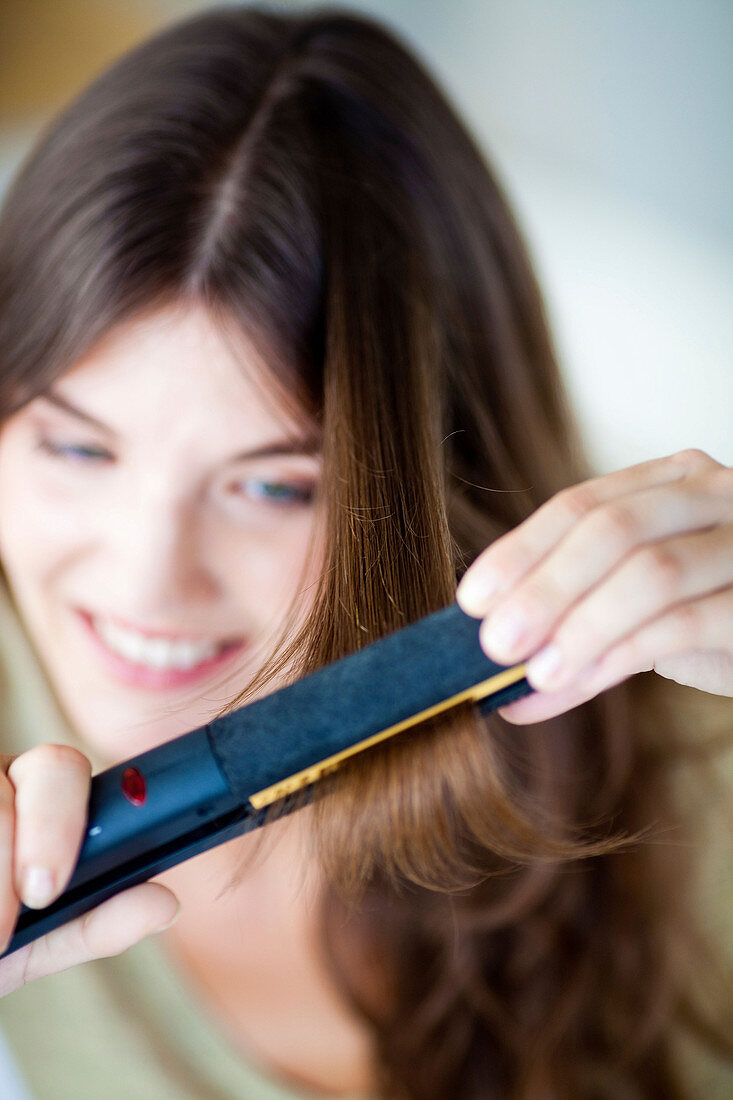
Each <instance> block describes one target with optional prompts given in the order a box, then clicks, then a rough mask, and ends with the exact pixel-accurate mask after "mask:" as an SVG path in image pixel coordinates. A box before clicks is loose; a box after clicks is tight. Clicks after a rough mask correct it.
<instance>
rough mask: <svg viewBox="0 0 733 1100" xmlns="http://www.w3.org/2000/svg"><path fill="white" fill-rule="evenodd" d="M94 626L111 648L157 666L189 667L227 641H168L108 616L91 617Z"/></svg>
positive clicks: (214, 652)
mask: <svg viewBox="0 0 733 1100" xmlns="http://www.w3.org/2000/svg"><path fill="white" fill-rule="evenodd" d="M92 622H93V624H94V629H95V630H96V632H97V634H99V636H100V638H101V639H102V641H103V642H104V644H105V645H106V646H108V648H109V649H111V650H113V651H114V652H115V653H119V654H120V656H121V657H124V658H125V659H126V660H128V661H132V662H133V663H134V664H137V665H148V666H149V667H150V668H157V669H167V668H171V669H172V668H176V669H189V668H193V667H194V665H200V664H201V663H202V662H203V661H206V660H208V659H209V658H210V657H214V656H216V654H217V653H219V652H220V651H221V650H222V649H223V648H224V644H223V643H220V644H218V645H217V644H216V643H214V642H185V641H183V642H169V641H167V640H166V639H165V638H149V637H146V636H145V635H143V634H137V633H136V632H135V631H134V630H127V629H126V628H125V627H121V626H119V625H118V624H117V623H112V622H110V621H109V620H107V619H92Z"/></svg>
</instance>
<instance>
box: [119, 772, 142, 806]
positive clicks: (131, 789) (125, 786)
mask: <svg viewBox="0 0 733 1100" xmlns="http://www.w3.org/2000/svg"><path fill="white" fill-rule="evenodd" d="M120 785H121V787H122V793H123V794H124V796H125V798H126V799H127V801H128V802H132V804H133V806H142V804H143V802H144V801H145V798H146V796H147V793H148V792H147V790H146V788H145V780H144V779H143V777H142V775H141V773H140V772H139V771H138V770H137V768H125V770H124V772H123V773H122V782H121V784H120Z"/></svg>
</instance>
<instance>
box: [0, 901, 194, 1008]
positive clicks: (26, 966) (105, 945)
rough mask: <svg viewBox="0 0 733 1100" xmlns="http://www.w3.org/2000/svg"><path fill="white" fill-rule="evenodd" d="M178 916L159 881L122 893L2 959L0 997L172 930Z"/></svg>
mask: <svg viewBox="0 0 733 1100" xmlns="http://www.w3.org/2000/svg"><path fill="white" fill-rule="evenodd" d="M178 912H179V904H178V899H177V898H176V897H175V895H174V894H172V893H171V891H170V890H168V889H167V888H166V887H165V886H161V885H159V884H158V883H153V882H146V883H144V884H143V885H141V886H135V887H134V888H133V889H132V890H126V891H125V892H124V893H122V894H118V895H117V896H116V897H114V898H110V899H109V901H106V902H104V903H103V904H102V905H100V906H98V907H97V908H96V909H93V910H91V912H89V913H85V915H84V916H83V917H77V919H76V920H73V921H71V922H70V923H69V924H66V925H64V926H63V927H62V928H56V929H54V931H53V932H49V933H48V934H47V935H46V936H42V937H41V939H38V940H35V941H34V942H33V943H31V944H28V945H27V946H26V947H23V948H21V949H20V950H19V951H16V952H14V953H13V954H12V955H9V956H8V958H7V959H3V960H2V961H0V995H4V994H5V993H10V992H12V991H13V990H14V989H18V988H19V986H21V985H24V984H25V983H26V982H30V981H34V980H35V979H36V978H43V977H46V976H47V975H49V974H56V973H58V972H59V971H61V970H67V969H68V968H69V967H70V966H76V965H77V964H78V963H83V962H89V961H91V960H92V959H99V958H105V957H106V956H108V955H119V954H120V953H121V952H122V951H126V950H127V948H128V947H132V945H133V944H134V943H137V942H138V941H139V940H141V939H143V937H144V936H148V935H150V934H151V933H153V932H161V931H163V929H164V928H168V927H170V925H171V924H172V923H173V921H174V920H175V919H176V917H177V915H178Z"/></svg>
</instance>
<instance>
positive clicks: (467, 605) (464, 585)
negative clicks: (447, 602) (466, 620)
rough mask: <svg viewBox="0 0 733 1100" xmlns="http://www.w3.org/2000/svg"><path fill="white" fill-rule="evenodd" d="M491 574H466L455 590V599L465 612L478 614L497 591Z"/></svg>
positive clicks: (495, 581)
mask: <svg viewBox="0 0 733 1100" xmlns="http://www.w3.org/2000/svg"><path fill="white" fill-rule="evenodd" d="M498 588H499V584H498V581H497V578H496V577H495V576H494V574H493V573H470V574H469V573H467V574H466V576H465V577H464V578H463V580H462V581H461V583H460V584H459V585H458V588H457V589H456V599H457V600H458V603H459V604H460V605H461V607H462V608H463V609H464V610H465V611H468V612H470V611H475V612H477V613H478V612H480V611H482V610H483V608H484V607H485V606H486V604H487V603H488V601H489V600H490V599H491V597H492V596H493V595H494V593H495V592H497V591H498Z"/></svg>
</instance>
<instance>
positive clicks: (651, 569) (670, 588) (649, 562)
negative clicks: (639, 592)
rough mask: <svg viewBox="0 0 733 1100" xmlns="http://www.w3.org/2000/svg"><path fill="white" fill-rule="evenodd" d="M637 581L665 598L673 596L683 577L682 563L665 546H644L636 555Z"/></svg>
mask: <svg viewBox="0 0 733 1100" xmlns="http://www.w3.org/2000/svg"><path fill="white" fill-rule="evenodd" d="M636 568H637V571H638V574H639V579H640V581H641V583H642V584H643V585H644V586H645V587H650V588H651V590H652V591H653V592H655V593H657V594H658V595H659V596H660V597H662V598H665V597H669V596H672V595H674V594H675V593H676V592H677V591H678V589H679V586H680V582H681V580H682V577H683V575H684V568H683V565H682V562H681V561H680V559H679V558H678V557H677V555H676V554H674V553H673V552H672V551H671V550H670V549H669V548H668V547H667V546H663V545H657V546H646V547H645V548H644V549H643V550H640V551H639V553H638V554H637V555H636Z"/></svg>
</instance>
